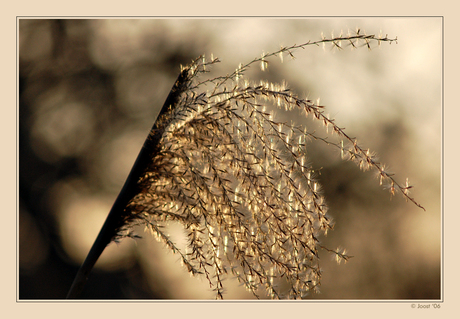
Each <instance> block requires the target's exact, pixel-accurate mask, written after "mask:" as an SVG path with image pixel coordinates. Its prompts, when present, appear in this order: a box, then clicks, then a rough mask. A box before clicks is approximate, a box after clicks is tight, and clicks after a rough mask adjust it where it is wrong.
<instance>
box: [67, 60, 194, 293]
mask: <svg viewBox="0 0 460 319" xmlns="http://www.w3.org/2000/svg"><path fill="white" fill-rule="evenodd" d="M189 79H190V77H189V69H188V68H185V69H184V70H183V71H182V72H181V73H180V75H179V77H178V78H177V80H176V82H175V83H174V86H173V88H172V89H171V91H170V92H169V95H168V97H167V98H166V101H165V103H164V104H163V107H162V109H161V110H160V113H159V115H158V117H157V120H156V121H155V123H154V125H153V127H152V130H151V131H150V134H149V136H148V137H147V139H146V140H145V142H144V145H143V146H142V148H141V150H140V152H139V155H138V156H137V159H136V161H135V163H134V165H133V167H132V169H131V171H130V173H129V175H128V177H127V179H126V181H125V184H124V185H123V188H122V189H121V191H120V193H119V194H118V197H117V199H116V200H115V202H114V204H113V206H112V208H111V210H110V212H109V215H108V216H107V219H106V220H105V222H104V225H103V226H102V228H101V230H100V232H99V234H98V236H97V238H96V240H95V242H94V244H93V246H92V247H91V250H90V251H89V253H88V255H87V257H86V259H85V261H84V262H83V264H82V265H81V267H80V269H79V270H78V273H77V275H76V277H75V279H74V281H73V283H72V286H71V288H70V290H69V292H68V294H67V297H66V298H67V299H76V298H78V297H79V296H80V294H81V292H82V291H83V288H84V286H85V284H86V281H87V279H88V276H89V273H90V272H91V270H92V269H93V267H94V265H95V264H96V262H97V260H98V259H99V257H100V256H101V254H102V252H103V251H104V249H105V247H107V245H108V244H109V243H110V242H111V241H112V240H113V239H114V238H115V237H116V236H117V235H118V233H119V231H120V230H121V229H122V227H123V226H125V224H126V222H127V221H128V220H129V217H130V214H129V212H127V211H126V207H127V205H128V204H129V202H130V201H131V200H132V199H133V197H134V196H135V195H136V194H137V193H139V191H141V189H140V185H139V183H138V181H139V179H140V178H141V177H142V175H143V173H144V172H145V169H146V168H147V166H148V165H149V163H150V162H151V160H152V157H153V156H154V155H155V152H156V151H157V149H158V144H159V142H160V140H161V136H162V134H163V129H162V128H161V127H163V128H164V126H162V125H161V124H160V123H161V118H162V117H163V116H164V115H165V114H167V113H168V112H169V111H171V110H172V109H173V108H174V107H175V106H176V105H177V103H178V102H179V99H180V95H181V94H182V93H183V92H184V91H185V90H186V89H187V83H188V81H189Z"/></svg>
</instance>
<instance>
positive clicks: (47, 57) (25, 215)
mask: <svg viewBox="0 0 460 319" xmlns="http://www.w3.org/2000/svg"><path fill="white" fill-rule="evenodd" d="M358 28H359V29H360V30H361V31H360V32H361V33H364V32H366V33H367V34H376V35H378V34H380V33H382V35H385V34H388V36H389V37H390V38H393V37H397V38H398V43H397V44H395V43H393V44H391V45H390V44H388V43H382V44H381V45H380V46H377V45H376V44H374V45H373V49H372V50H371V51H369V50H368V49H367V48H366V47H363V48H360V49H357V50H351V49H350V48H348V47H346V48H345V49H344V50H340V51H339V50H337V49H333V48H332V46H330V45H326V46H325V47H324V48H323V47H316V46H309V47H307V48H306V49H305V50H302V49H301V50H299V51H297V52H294V55H295V57H296V59H291V58H289V57H288V56H285V59H284V62H283V63H281V62H280V60H279V59H272V60H270V61H269V62H270V64H269V68H268V71H265V72H261V71H260V69H259V68H258V66H254V67H253V68H252V70H251V71H250V72H248V73H247V76H248V78H254V79H259V78H260V79H266V80H269V81H273V82H281V81H282V80H286V82H287V83H288V85H289V86H290V87H291V88H292V89H293V91H295V92H296V93H298V94H299V95H301V96H308V97H309V98H311V99H313V100H316V99H317V98H320V99H321V104H322V105H325V106H326V112H328V114H329V115H330V117H332V118H335V119H336V123H337V124H338V125H339V126H340V127H345V128H346V132H347V133H348V134H349V135H350V136H353V137H355V136H356V137H357V138H358V140H360V141H361V145H363V146H364V147H369V148H370V149H371V150H374V151H375V152H376V153H377V154H378V155H379V158H380V159H381V162H383V163H385V164H387V165H388V166H389V168H390V170H391V171H392V172H394V173H395V174H396V179H397V180H399V181H400V182H401V183H402V184H404V183H405V179H406V177H408V178H409V181H410V182H411V183H412V184H413V185H414V188H413V192H412V195H413V196H414V197H415V198H416V200H417V201H418V202H419V203H420V204H422V205H423V206H424V207H425V208H426V212H425V211H423V210H421V209H419V208H417V207H416V206H415V205H413V204H412V203H407V202H406V201H405V200H404V199H403V198H402V197H401V196H396V197H391V196H390V194H389V191H388V190H386V189H383V188H382V187H381V186H379V182H378V179H377V178H376V174H375V173H374V172H372V171H371V172H362V171H360V170H359V169H358V168H357V167H356V165H355V164H353V163H350V162H344V161H341V159H340V154H339V153H338V152H337V151H334V150H331V149H329V148H327V147H325V145H322V144H321V143H319V142H312V143H311V144H310V147H309V153H310V160H311V164H312V166H313V167H314V168H315V169H317V170H319V174H320V175H319V176H318V178H319V180H320V182H321V184H322V186H323V191H324V195H325V197H326V200H327V202H328V204H329V206H330V210H329V214H330V216H331V217H332V218H333V219H334V220H335V228H334V230H333V231H332V232H330V233H328V236H327V237H324V238H321V239H322V241H323V243H324V245H326V246H328V247H329V248H332V249H335V248H336V247H343V248H345V249H346V250H347V253H348V254H350V255H352V256H354V257H353V258H352V259H350V260H349V262H348V263H346V264H343V263H342V264H340V265H338V264H337V263H336V262H335V261H334V260H333V256H331V255H330V254H328V253H324V254H322V255H321V260H322V269H323V275H322V285H321V287H320V290H321V293H320V294H316V295H311V298H312V299H327V300H329V299H353V300H355V299H356V300H366V299H382V300H389V299H403V300H404V299H440V298H441V289H442V285H441V269H442V267H441V257H442V256H441V252H442V249H441V248H442V247H441V217H442V215H441V143H442V140H441V130H442V127H441V124H442V123H441V115H442V114H441V112H442V108H441V107H442V104H441V103H442V102H441V98H442V92H441V90H442V86H441V79H442V78H441V76H442V20H441V18H366V19H340V18H333V19H332V18H321V19H319V18H318V19H254V18H244V19H243V18H242V19H204V20H203V19H92V20H86V19H68V20H44V19H20V20H19V205H18V207H19V211H18V212H17V214H18V220H19V224H18V225H19V226H18V242H19V260H18V281H19V285H18V287H19V291H18V297H19V299H23V300H24V299H62V298H65V296H66V294H67V291H68V289H69V288H70V286H71V283H72V281H73V278H74V276H75V274H76V272H77V270H78V268H79V266H80V264H81V263H82V261H83V259H84V258H85V256H86V254H87V253H88V251H89V249H90V247H91V245H92V243H93V241H94V239H95V238H96V236H97V233H98V232H99V230H100V227H101V226H102V223H103V222H104V220H105V217H106V216H107V214H108V212H109V210H110V208H111V205H112V203H113V201H114V200H115V198H116V196H117V194H118V192H119V190H120V189H121V186H122V184H123V182H124V180H125V178H126V176H127V174H128V172H129V170H130V168H131V166H132V164H133V163H134V160H135V158H136V156H137V154H138V152H139V150H140V147H141V146H142V144H143V142H144V139H145V137H146V136H147V134H148V132H149V130H150V128H151V126H152V125H153V122H154V121H155V119H156V116H157V114H158V112H159V110H160V108H161V106H162V105H163V102H164V100H165V99H166V96H167V95H168V93H169V90H170V89H171V87H172V85H173V83H174V81H175V79H176V78H177V76H178V73H179V71H180V65H181V64H182V65H186V64H188V63H189V62H190V61H191V60H192V59H194V58H196V57H198V56H199V55H201V54H205V55H206V56H208V57H209V56H210V55H211V54H213V55H214V56H217V57H219V58H220V60H221V61H222V63H219V64H218V65H216V66H215V67H213V69H212V72H214V73H213V74H214V75H216V76H218V75H224V74H227V73H230V72H233V70H234V69H235V68H237V67H238V64H239V63H240V62H241V63H246V62H249V61H251V60H252V59H253V58H255V57H258V56H260V55H261V54H262V53H263V52H273V51H276V50H278V49H279V47H280V46H281V45H282V46H290V45H293V44H301V43H305V42H307V41H309V40H312V41H315V40H319V39H321V34H322V33H323V34H324V36H326V37H329V36H331V34H332V33H333V35H334V36H338V35H340V33H341V32H342V31H343V33H344V35H346V34H347V32H348V31H350V32H351V33H353V32H355V31H356V30H357V29H358ZM344 44H345V43H344ZM280 116H283V117H284V118H285V119H286V120H291V118H289V117H286V115H285V114H281V115H280ZM292 119H294V118H292ZM300 123H301V124H302V125H306V126H307V127H309V128H310V131H312V130H315V129H316V130H317V132H318V135H322V136H325V135H326V132H325V131H324V130H323V129H322V128H321V127H319V126H318V127H316V126H315V123H312V122H310V121H309V120H305V121H302V122H300ZM173 230H174V229H173ZM175 231H176V232H177V233H178V234H180V232H181V229H180V228H177V229H176V230H175ZM140 235H142V237H143V238H142V239H139V240H136V241H134V240H132V239H125V240H123V241H122V242H121V243H119V244H111V245H110V246H109V247H108V248H107V249H106V250H105V251H104V253H103V255H102V256H101V258H100V260H99V261H98V263H97V264H96V267H95V269H94V270H93V272H92V273H91V275H90V278H89V280H88V283H87V286H86V289H85V291H84V293H83V295H82V298H84V299H213V298H214V293H213V292H212V291H210V289H209V286H208V284H207V282H206V281H205V280H202V279H201V278H192V277H190V276H189V274H188V273H187V271H186V269H185V268H183V267H182V266H181V264H180V261H179V258H178V257H177V256H176V255H174V254H172V253H171V252H169V250H168V249H167V248H165V247H163V245H162V244H161V243H158V242H156V240H155V238H154V237H153V236H151V235H150V234H148V233H146V234H140ZM225 284H226V285H227V294H226V295H224V298H225V299H250V298H252V295H251V294H249V293H247V292H246V291H245V289H244V288H243V287H242V286H240V285H239V284H238V282H236V280H235V279H232V278H231V277H229V278H228V279H227V280H226V281H225Z"/></svg>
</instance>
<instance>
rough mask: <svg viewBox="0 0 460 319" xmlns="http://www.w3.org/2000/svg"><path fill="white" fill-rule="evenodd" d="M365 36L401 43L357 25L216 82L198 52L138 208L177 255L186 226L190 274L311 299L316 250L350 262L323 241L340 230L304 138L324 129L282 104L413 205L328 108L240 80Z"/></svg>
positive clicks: (219, 289)
mask: <svg viewBox="0 0 460 319" xmlns="http://www.w3.org/2000/svg"><path fill="white" fill-rule="evenodd" d="M357 40H363V41H364V42H365V45H367V46H368V47H370V44H369V42H370V41H372V40H375V41H379V42H380V41H389V42H391V41H394V40H392V39H388V38H387V37H385V38H375V37H374V36H367V35H361V34H359V33H358V34H357V35H355V36H352V37H347V38H344V37H339V38H334V39H323V40H321V41H317V42H308V43H306V44H302V45H295V46H291V47H287V48H281V49H280V50H279V51H278V52H275V53H271V54H264V55H263V56H262V57H260V58H258V59H255V60H253V61H251V62H250V63H248V64H246V65H240V66H239V67H238V68H237V69H236V70H235V71H234V72H233V73H232V74H230V75H227V76H223V77H214V78H211V79H208V80H201V79H200V74H201V73H206V72H208V68H207V67H208V66H209V64H214V63H217V62H218V59H214V58H212V59H211V60H209V61H207V60H206V59H204V58H202V57H200V58H198V59H197V60H195V61H194V62H193V63H192V64H191V65H190V66H188V67H186V68H184V69H183V71H182V72H188V74H189V75H188V76H187V78H188V79H190V80H189V81H188V82H187V84H186V85H187V86H188V87H189V88H188V89H187V90H185V91H184V94H183V95H182V96H181V99H180V102H179V103H178V104H177V106H175V107H174V109H173V110H171V112H170V113H169V114H166V115H165V118H164V119H162V121H163V122H162V123H163V124H162V128H161V130H163V131H164V133H163V134H162V138H161V140H160V142H159V145H158V147H159V149H158V151H157V152H156V153H155V156H154V157H153V158H152V161H151V163H150V165H149V167H148V169H147V170H146V171H145V174H144V175H143V176H142V178H141V180H140V183H141V185H143V190H144V191H142V192H140V193H139V194H137V196H136V197H135V198H134V199H133V200H132V202H131V203H130V205H129V208H130V210H131V212H132V214H133V215H134V216H135V219H137V220H138V222H139V223H141V224H145V225H147V227H148V228H149V229H150V230H152V231H153V232H154V233H156V234H157V235H158V238H159V239H160V240H162V241H163V242H165V244H166V245H167V246H168V247H170V248H171V249H173V250H174V251H179V249H178V248H177V247H175V246H174V244H173V243H171V242H170V240H169V238H168V236H167V235H166V234H165V233H164V232H163V231H162V228H163V226H165V225H166V224H167V223H169V222H179V223H181V224H183V226H184V229H185V231H186V235H187V238H188V248H187V251H185V252H180V254H181V258H182V261H183V263H184V264H185V265H186V266H187V268H188V270H189V271H190V272H191V273H192V274H203V275H204V276H205V277H206V278H207V280H208V281H209V284H210V287H211V288H213V289H214V290H215V291H216V294H217V297H218V298H222V297H223V291H224V289H223V288H224V287H223V277H224V276H225V275H228V274H232V275H234V276H236V277H237V278H238V280H240V281H241V282H242V283H244V285H245V286H246V288H247V289H248V290H250V291H251V292H253V293H254V295H256V296H257V297H258V296H259V295H260V294H261V292H260V289H261V288H265V289H266V292H267V293H268V296H270V297H271V298H302V297H304V296H305V295H306V294H307V293H308V292H309V291H310V290H315V289H316V288H317V286H318V284H319V282H320V277H321V270H320V267H319V259H318V249H321V248H324V249H326V250H328V251H330V252H332V253H334V254H336V256H337V260H338V261H341V260H347V259H348V258H349V257H348V256H347V255H346V254H345V253H344V252H342V251H340V250H330V249H328V248H325V247H322V246H320V244H319V240H318V237H319V236H320V235H322V234H325V233H327V231H328V230H329V229H331V228H332V226H331V219H330V217H329V216H328V215H327V206H326V203H325V201H324V198H323V196H322V195H321V192H320V186H319V184H318V182H317V181H316V180H315V178H314V172H313V170H312V169H311V167H310V166H309V165H308V159H307V152H306V143H307V141H308V140H309V139H311V138H318V137H317V136H316V135H315V134H313V133H310V132H308V131H307V130H305V129H304V128H301V127H297V126H293V125H291V124H288V123H283V122H279V121H277V120H276V118H275V117H274V116H273V110H274V109H275V108H282V109H284V110H286V111H291V110H293V109H299V108H300V109H302V110H303V111H304V112H305V116H309V115H312V116H313V118H315V119H317V120H318V121H321V122H323V124H324V126H326V127H330V128H332V130H330V131H332V132H334V133H335V134H336V135H337V136H338V137H340V138H342V142H341V143H340V144H338V143H335V144H334V143H332V142H330V141H327V140H326V139H324V138H319V139H321V140H323V141H325V142H326V143H328V144H330V145H334V146H335V147H340V148H341V150H342V152H343V154H344V158H345V157H347V158H349V159H351V160H353V161H355V162H356V163H357V164H358V165H359V166H360V167H361V168H362V169H368V168H374V169H376V170H377V171H378V172H379V175H380V177H381V178H382V179H388V180H389V181H390V184H391V185H392V191H394V189H395V188H398V189H400V190H402V191H403V192H402V194H403V195H404V196H406V198H408V199H409V200H411V201H413V202H414V203H415V201H414V200H413V199H412V198H411V197H409V196H408V195H407V193H406V192H405V190H407V189H408V188H410V186H409V185H405V186H400V185H399V184H398V183H397V182H396V181H395V180H394V179H393V177H392V176H391V175H390V174H388V173H386V172H385V170H384V169H383V168H382V166H381V165H380V164H379V163H378V162H377V161H376V159H375V157H374V155H372V153H370V151H369V150H367V149H363V148H361V147H360V146H359V145H358V143H357V141H356V140H355V139H352V138H350V137H349V136H348V135H347V134H346V133H345V132H344V130H343V129H342V128H340V127H339V126H337V125H336V124H335V123H334V120H332V119H329V118H328V117H326V116H325V115H324V113H323V106H321V105H319V104H317V103H315V102H312V101H310V100H308V99H302V98H299V97H297V96H296V95H294V94H293V92H291V91H290V90H289V89H288V88H286V86H285V85H284V84H274V83H267V82H260V83H252V82H250V81H247V80H243V79H242V78H243V73H244V71H245V70H246V69H247V68H248V67H249V66H251V65H252V64H255V63H260V64H261V68H262V70H264V69H266V65H267V64H268V61H267V59H268V58H269V57H272V56H276V55H278V56H279V55H282V54H283V53H288V54H289V55H291V56H293V53H292V52H293V51H294V50H295V49H299V48H304V47H305V46H306V45H310V44H315V45H316V44H319V43H327V42H331V43H333V44H334V46H336V47H342V44H341V42H346V43H348V44H350V45H352V46H356V41H357ZM209 87H210V88H209ZM203 88H206V89H204V90H202V89H203ZM165 119H166V120H165ZM343 141H345V144H348V145H349V146H344V143H343ZM416 204H417V203H416ZM417 205H418V204H417ZM280 279H282V280H281V281H280Z"/></svg>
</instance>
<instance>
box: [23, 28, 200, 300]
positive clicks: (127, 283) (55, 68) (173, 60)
mask: <svg viewBox="0 0 460 319" xmlns="http://www.w3.org/2000/svg"><path fill="white" fill-rule="evenodd" d="M19 28H20V29H19V36H20V42H21V48H20V59H19V124H20V125H19V141H20V142H19V168H20V174H19V198H20V199H19V201H20V209H19V224H20V231H19V235H20V237H19V249H20V250H19V252H20V254H19V257H20V263H19V270H20V271H19V298H20V299H36V298H38V299H49V298H51V299H60V298H63V297H65V295H66V293H67V290H68V289H69V287H70V285H71V282H72V279H73V276H74V275H75V274H76V271H77V269H78V265H77V264H75V262H72V261H71V259H70V258H69V257H68V256H67V254H66V252H65V250H64V249H63V247H62V243H61V238H60V236H59V230H58V225H57V221H56V216H55V214H56V212H55V211H54V210H55V207H53V206H52V204H51V201H50V200H49V197H50V196H53V194H49V190H50V189H52V188H53V186H54V185H55V184H56V183H57V182H58V181H60V180H66V179H70V178H72V177H78V176H84V177H85V179H86V180H87V181H88V184H87V185H88V187H90V189H91V192H101V189H102V192H103V191H104V189H103V187H104V185H100V182H99V181H98V179H97V178H91V177H90V176H88V175H90V173H91V172H89V171H88V168H87V165H86V163H85V159H87V158H91V157H92V154H94V153H95V152H96V151H97V150H98V148H100V147H101V144H104V143H106V139H107V134H116V129H114V128H117V127H123V126H129V125H132V124H133V123H135V124H137V125H139V122H140V121H139V120H138V119H136V118H133V117H128V116H126V114H124V113H123V109H122V108H121V107H120V105H119V104H120V98H119V96H118V92H117V88H116V86H117V83H116V80H117V75H118V74H117V73H120V72H123V73H125V74H126V73H129V72H132V73H136V72H137V73H141V74H142V73H144V74H145V73H147V72H152V73H155V71H156V70H163V72H164V73H166V74H167V75H168V76H170V81H167V83H164V84H163V85H158V83H149V84H148V85H149V88H147V90H149V91H155V90H156V87H158V86H159V87H161V88H163V87H168V86H172V85H173V82H174V78H175V77H176V76H177V74H178V72H179V71H180V70H179V65H180V64H186V63H187V62H188V61H190V60H191V59H192V58H194V57H196V56H198V55H199V53H198V52H199V50H198V48H197V47H196V44H197V43H196V42H194V41H187V40H186V39H185V40H184V41H182V42H181V44H180V47H168V46H167V45H166V44H165V45H160V48H159V47H158V45H155V46H153V47H152V48H151V50H160V49H161V50H162V54H152V59H145V60H144V61H136V62H135V65H127V66H115V67H113V68H111V69H103V68H101V67H100V66H98V65H96V64H95V63H94V62H93V60H92V57H91V52H90V50H91V49H90V45H91V42H90V40H91V38H92V37H93V36H94V32H95V28H96V26H95V23H94V21H88V20H21V21H20V25H19ZM162 32H163V31H162ZM163 35H164V37H167V36H168V35H167V34H163ZM171 36H172V35H171ZM146 41H147V40H146ZM200 49H202V48H200ZM147 50H148V49H147ZM24 51H26V52H24ZM27 51H29V52H27ZM40 51H42V52H40ZM34 52H38V53H37V55H36V56H35V55H34ZM23 56H28V58H23ZM134 75H135V74H134ZM134 75H133V76H134ZM165 78H167V76H165V75H163V76H162V78H161V79H165ZM62 87H65V89H64V91H65V92H64V93H63V92H62ZM157 93H159V94H160V97H158V99H157V100H156V101H155V102H156V103H155V107H154V108H151V109H150V110H148V111H146V112H145V113H146V114H144V116H145V117H147V119H146V120H145V130H144V131H145V132H146V135H147V133H148V127H149V125H151V124H152V123H153V120H154V117H155V115H156V114H155V113H156V112H158V111H159V108H160V107H161V104H160V103H157V102H158V101H161V99H164V98H165V97H166V95H167V94H168V90H163V91H160V92H157ZM53 94H56V95H59V94H65V96H64V98H63V101H58V102H57V103H55V105H51V106H45V107H46V108H47V109H46V110H44V112H46V113H47V114H46V116H48V117H53V116H54V117H59V116H60V115H64V114H63V113H61V114H60V113H59V109H60V108H64V107H65V105H64V106H63V104H64V103H76V104H78V105H80V106H82V108H83V109H82V112H80V113H77V114H75V117H74V118H70V119H63V118H54V119H45V120H44V124H43V125H49V126H53V125H54V126H57V127H56V128H54V129H56V130H60V129H61V128H60V127H59V125H61V124H63V123H64V122H61V121H69V122H72V125H74V127H73V128H72V129H70V130H69V131H66V130H65V129H63V130H62V131H59V132H58V133H57V134H58V136H57V137H56V140H57V141H56V143H57V144H58V146H59V147H62V148H63V149H64V151H62V152H59V151H60V149H59V148H58V147H57V146H55V145H53V144H52V143H46V142H43V140H41V139H39V138H36V137H35V138H34V135H33V133H32V132H31V130H32V129H33V126H34V125H36V123H37V121H40V120H41V118H37V112H38V111H37V109H38V108H39V104H40V102H41V101H43V100H45V99H47V98H49V97H51V98H52V95H53ZM77 116H80V117H77ZM86 121H90V123H88V122H86ZM149 122H150V123H149ZM64 124H65V123H64ZM87 128H90V129H89V130H87ZM50 129H53V128H50ZM61 134H62V135H61ZM88 134H90V136H88ZM41 137H43V135H42V136H41ZM50 138H51V137H50ZM50 144H51V145H50ZM54 147H55V148H54ZM39 155H40V156H39ZM105 191H106V192H107V190H105ZM109 192H110V190H109ZM145 282H146V280H145V278H144V274H143V273H142V271H141V270H140V268H139V267H138V265H137V264H136V263H134V264H132V265H131V267H129V268H128V269H124V270H122V271H121V270H120V271H115V272H110V271H101V270H97V269H96V270H95V271H94V274H93V275H92V276H91V280H89V282H88V286H87V289H85V293H84V295H83V296H82V298H101V296H102V297H104V298H109V299H117V298H134V299H139V298H168V296H169V294H168V291H167V290H166V289H152V288H151V287H148V286H146V285H145V284H143V283H145Z"/></svg>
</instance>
